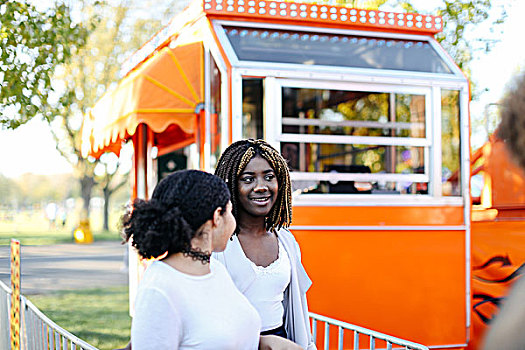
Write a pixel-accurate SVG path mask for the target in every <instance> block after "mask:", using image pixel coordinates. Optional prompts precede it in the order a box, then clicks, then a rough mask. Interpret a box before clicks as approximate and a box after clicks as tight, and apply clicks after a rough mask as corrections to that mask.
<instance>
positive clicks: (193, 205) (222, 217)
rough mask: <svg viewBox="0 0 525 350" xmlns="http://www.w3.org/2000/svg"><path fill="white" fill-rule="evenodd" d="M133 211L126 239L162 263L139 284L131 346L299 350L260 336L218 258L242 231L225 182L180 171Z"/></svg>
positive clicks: (138, 202)
mask: <svg viewBox="0 0 525 350" xmlns="http://www.w3.org/2000/svg"><path fill="white" fill-rule="evenodd" d="M130 209H131V211H129V212H128V213H127V214H126V215H125V216H124V217H123V219H122V224H123V228H124V232H123V234H124V238H125V240H126V241H129V240H130V239H132V245H133V247H135V248H136V249H137V250H138V253H139V254H140V255H141V256H142V257H143V258H147V259H149V258H158V260H155V261H153V262H152V263H151V265H150V266H149V267H148V268H147V269H146V271H145V273H144V276H143V278H142V280H141V282H140V284H139V289H138V292H137V297H136V300H135V315H134V317H133V322H132V326H131V344H130V345H131V348H133V349H134V350H142V349H155V350H158V349H190V348H191V349H210V350H211V349H257V348H259V349H295V347H296V345H295V344H294V343H292V342H291V341H288V340H285V339H281V338H279V337H277V336H273V337H270V336H265V337H262V336H260V324H261V321H260V317H259V315H258V314H257V311H256V310H255V309H254V308H253V306H252V305H250V303H249V302H248V300H246V298H245V297H244V296H243V295H242V294H241V293H239V291H238V290H237V288H236V287H235V285H234V284H233V282H232V280H231V278H230V276H229V275H228V272H227V271H226V269H225V268H224V266H223V265H222V264H221V263H220V262H218V261H217V260H215V259H210V257H211V252H214V251H215V252H218V251H222V250H224V248H225V247H226V243H227V242H228V239H229V237H230V236H231V235H232V233H233V231H234V229H235V218H234V217H233V215H232V212H231V210H232V204H231V202H230V194H229V191H228V188H227V187H226V184H225V183H224V181H222V180H221V179H220V178H219V177H217V176H215V175H212V174H208V173H205V172H202V171H198V170H183V171H178V172H175V173H173V174H171V175H169V176H168V177H166V178H165V179H163V180H162V181H160V183H159V184H158V185H157V187H156V188H155V190H154V191H153V195H152V198H151V200H141V199H137V200H135V202H134V203H133V206H132V208H130ZM127 348H130V346H129V345H128V347H127Z"/></svg>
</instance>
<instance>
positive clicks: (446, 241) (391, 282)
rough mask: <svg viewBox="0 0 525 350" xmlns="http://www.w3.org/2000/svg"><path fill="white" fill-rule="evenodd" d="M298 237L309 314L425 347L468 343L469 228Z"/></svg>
mask: <svg viewBox="0 0 525 350" xmlns="http://www.w3.org/2000/svg"><path fill="white" fill-rule="evenodd" d="M318 217H319V216H318ZM293 233H294V235H295V236H296V238H297V240H298V242H299V244H300V246H301V250H302V259H303V263H304V265H305V268H306V270H307V271H308V274H309V275H310V277H311V279H312V281H313V285H312V287H311V289H310V290H309V292H308V300H309V307H310V310H311V311H312V312H315V313H319V314H322V315H329V316H330V317H333V318H336V319H339V320H343V321H346V322H349V323H353V324H357V325H360V326H363V327H366V328H370V329H374V330H378V331H380V332H383V333H387V334H391V335H394V336H397V337H400V338H403V339H408V340H411V341H415V342H418V343H422V344H425V345H445V344H466V341H467V340H466V334H467V328H466V294H465V293H466V265H465V232H464V231H395V232H393V231H353V232H350V231H299V230H294V231H293ZM321 331H322V329H321ZM332 344H335V343H332Z"/></svg>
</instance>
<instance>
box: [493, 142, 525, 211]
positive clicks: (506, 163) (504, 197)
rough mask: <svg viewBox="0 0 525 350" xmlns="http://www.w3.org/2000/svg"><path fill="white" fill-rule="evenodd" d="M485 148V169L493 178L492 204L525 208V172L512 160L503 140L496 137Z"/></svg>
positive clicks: (501, 207) (510, 207)
mask: <svg viewBox="0 0 525 350" xmlns="http://www.w3.org/2000/svg"><path fill="white" fill-rule="evenodd" d="M483 150H484V153H485V157H486V161H485V164H484V169H485V171H486V172H487V173H488V174H489V178H490V179H492V183H491V188H492V206H493V207H494V208H497V209H507V208H508V209H516V208H522V209H525V173H524V172H523V170H521V169H520V168H519V167H518V166H517V165H516V164H515V163H514V162H513V161H512V160H511V158H510V157H509V153H508V151H507V149H506V147H505V144H504V143H503V141H501V140H498V139H495V140H493V141H492V142H491V143H490V144H489V146H486V147H484V149H483ZM523 216H524V215H523V213H522V217H523Z"/></svg>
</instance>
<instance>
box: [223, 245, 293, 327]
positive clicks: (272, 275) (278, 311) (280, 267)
mask: <svg viewBox="0 0 525 350" xmlns="http://www.w3.org/2000/svg"><path fill="white" fill-rule="evenodd" d="M230 244H236V245H238V249H241V250H242V246H241V244H240V242H239V238H238V237H237V236H234V238H233V242H231V243H230ZM242 255H243V257H244V259H242V261H240V262H239V263H241V264H249V265H250V267H251V268H252V269H253V270H254V272H255V276H256V277H255V280H254V281H253V283H252V284H251V285H250V286H249V287H248V288H247V289H246V291H245V292H244V295H245V296H246V298H248V300H249V301H250V303H252V305H253V306H254V307H255V309H256V310H257V312H259V316H261V320H262V327H261V331H267V330H271V329H275V328H277V327H280V326H282V324H283V315H284V306H283V297H284V291H285V289H286V287H288V284H289V283H290V277H291V267H290V258H289V257H288V253H287V252H286V249H284V247H283V245H282V243H281V242H279V253H278V254H277V259H276V260H275V261H274V262H272V263H271V264H270V265H268V266H266V267H263V266H258V265H255V263H254V262H253V261H251V260H250V259H248V258H247V257H246V255H245V254H244V251H243V254H242Z"/></svg>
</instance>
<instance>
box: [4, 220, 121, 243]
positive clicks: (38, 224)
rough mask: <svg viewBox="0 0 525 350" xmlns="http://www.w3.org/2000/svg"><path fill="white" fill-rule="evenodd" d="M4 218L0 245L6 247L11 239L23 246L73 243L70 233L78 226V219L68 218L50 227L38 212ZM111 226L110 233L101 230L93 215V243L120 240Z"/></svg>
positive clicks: (100, 225)
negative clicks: (61, 223)
mask: <svg viewBox="0 0 525 350" xmlns="http://www.w3.org/2000/svg"><path fill="white" fill-rule="evenodd" d="M0 214H2V213H0ZM6 217H7V216H6V215H0V245H8V244H9V243H10V241H11V238H15V239H18V240H19V241H20V243H21V244H23V245H44V244H58V243H71V242H73V235H72V231H73V229H74V228H75V227H76V226H77V225H78V218H76V217H70V218H68V221H67V222H66V225H64V226H62V225H55V226H53V227H51V226H50V225H49V222H48V221H47V220H46V218H45V217H44V215H43V214H42V213H40V212H21V213H18V214H16V216H14V217H9V219H6ZM113 221H115V220H113ZM112 224H113V225H111V226H110V231H105V230H102V224H101V217H100V215H93V217H92V218H91V230H92V232H93V236H94V239H95V241H115V240H120V239H121V238H120V236H119V234H118V233H117V228H116V223H115V222H112Z"/></svg>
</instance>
